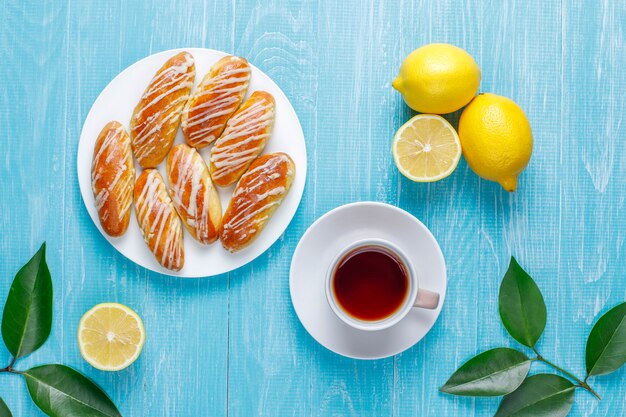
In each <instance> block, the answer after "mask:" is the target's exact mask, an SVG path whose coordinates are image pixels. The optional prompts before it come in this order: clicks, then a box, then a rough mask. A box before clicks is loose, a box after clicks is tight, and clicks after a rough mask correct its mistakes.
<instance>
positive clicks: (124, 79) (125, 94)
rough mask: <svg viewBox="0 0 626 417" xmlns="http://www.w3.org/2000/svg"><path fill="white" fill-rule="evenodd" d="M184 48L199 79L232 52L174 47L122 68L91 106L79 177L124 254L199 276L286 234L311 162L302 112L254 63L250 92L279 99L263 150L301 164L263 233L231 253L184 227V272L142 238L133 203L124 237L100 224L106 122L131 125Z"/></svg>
mask: <svg viewBox="0 0 626 417" xmlns="http://www.w3.org/2000/svg"><path fill="white" fill-rule="evenodd" d="M183 50H184V51H188V52H190V53H191V54H192V55H193V56H194V58H195V61H196V84H197V83H198V82H200V80H201V79H202V77H204V75H205V74H206V73H207V72H208V70H209V68H210V67H211V66H212V65H213V64H214V63H215V62H217V61H218V60H219V59H220V58H222V57H224V56H226V55H227V54H226V53H224V52H220V51H214V50H211V49H201V48H186V49H174V50H170V51H165V52H160V53H158V54H154V55H151V56H149V57H147V58H144V59H142V60H141V61H138V62H136V63H134V64H133V65H131V66H130V67H128V68H126V69H125V70H124V71H122V72H121V73H120V74H119V75H118V76H117V77H115V78H114V79H113V81H111V82H110V83H109V85H107V86H106V88H105V89H104V90H103V91H102V93H100V95H99V96H98V98H97V99H96V101H95V103H94V104H93V106H92V107H91V110H90V111H89V114H88V115H87V119H85V124H84V125H83V130H82V132H81V135H80V142H79V144H78V182H79V184H80V192H81V194H82V197H83V201H84V202H85V206H86V207H87V211H88V212H89V215H90V216H91V219H92V220H93V221H94V223H95V224H96V227H97V228H98V230H99V231H100V233H102V235H103V236H104V237H105V238H106V239H107V240H108V241H109V242H110V243H111V245H113V247H115V249H117V250H118V251H119V252H120V253H121V254H122V255H124V256H126V257H127V258H128V259H130V260H131V261H133V262H135V263H136V264H138V265H141V266H143V267H144V268H147V269H150V270H152V271H155V272H159V273H162V274H167V275H175V276H180V277H188V278H195V277H206V276H211V275H218V274H222V273H225V272H228V271H232V270H233V269H236V268H239V267H241V266H243V265H245V264H247V263H248V262H251V261H252V260H254V259H255V258H257V257H258V256H259V255H261V254H262V253H263V252H265V251H266V250H267V249H268V248H269V247H270V246H271V245H272V244H273V243H274V242H275V241H276V240H277V239H278V238H279V237H280V236H281V235H282V234H283V232H284V231H285V229H286V228H287V226H288V225H289V222H290V221H291V219H292V218H293V216H294V214H295V213H296V210H297V209H298V205H299V204H300V200H301V198H302V193H303V191H304V183H305V179H306V168H307V167H306V146H305V142H304V134H303V133H302V127H301V126H300V122H299V121H298V116H297V115H296V112H295V111H294V109H293V107H292V106H291V103H289V100H287V97H286V96H285V94H284V93H283V92H282V91H281V90H280V88H278V86H277V85H276V84H275V83H274V82H273V81H272V80H271V79H270V77H268V76H267V75H266V74H265V73H263V72H262V71H261V70H260V69H258V68H256V67H255V66H253V65H251V67H252V78H251V80H250V87H249V89H248V95H250V94H251V93H252V92H253V91H255V90H265V91H268V92H269V93H271V94H272V95H273V96H274V98H275V100H276V122H275V125H274V131H273V134H272V137H271V139H270V140H269V142H268V144H267V146H266V148H265V151H264V153H272V152H278V151H282V152H286V153H287V154H289V155H290V156H291V157H292V159H293V160H294V162H295V164H296V177H295V180H294V182H293V185H292V187H291V190H290V191H289V194H288V195H287V197H286V198H285V200H284V201H283V204H282V205H281V206H280V207H279V208H278V210H277V211H276V212H275V213H274V216H273V217H272V218H271V219H270V221H269V222H268V224H267V225H266V227H265V229H264V230H263V232H262V233H261V234H260V236H259V237H258V238H257V239H256V240H255V241H254V243H252V245H250V246H249V247H248V248H246V249H244V250H242V251H241V252H238V253H236V254H230V253H228V252H227V251H226V250H224V249H223V248H222V245H221V244H220V243H219V241H218V242H215V243H214V244H212V245H209V246H203V245H200V244H199V243H197V242H196V241H195V240H194V239H193V238H192V237H191V236H190V235H189V234H188V233H187V231H186V230H185V232H184V233H185V265H184V267H183V269H181V270H180V271H179V272H174V271H170V270H167V269H165V268H163V267H162V266H161V265H159V263H158V262H157V261H156V259H155V258H154V255H153V254H152V252H150V250H149V249H148V247H147V246H146V244H145V243H144V241H143V238H142V236H141V231H140V230H139V226H138V224H137V219H136V218H135V214H134V207H133V215H132V216H131V222H130V225H129V227H128V230H127V232H126V233H125V234H124V236H122V237H120V238H111V237H110V236H108V235H107V234H106V233H105V232H104V231H103V230H102V227H101V226H100V221H99V219H98V212H97V210H96V207H95V204H94V197H93V192H92V190H91V160H92V157H93V148H94V145H95V142H96V139H97V137H98V134H99V133H100V130H101V129H102V127H103V126H104V125H105V124H106V123H107V122H109V121H111V120H118V121H119V122H120V123H122V124H123V125H124V126H126V128H128V124H129V121H130V118H131V115H132V113H133V109H134V107H135V105H136V104H137V102H138V101H139V98H140V97H141V95H142V93H143V91H144V89H145V88H146V86H147V85H148V83H149V82H150V80H151V79H152V77H153V76H154V74H155V73H156V71H157V70H158V69H159V68H160V67H161V66H162V65H163V64H164V63H165V61H166V60H167V59H168V58H170V57H171V56H173V55H175V54H177V53H178V52H181V51H183ZM183 142H184V139H183V135H182V132H181V131H180V130H179V131H178V135H177V137H176V143H183ZM200 153H201V154H202V155H203V156H204V158H205V161H207V160H208V156H209V153H210V147H209V148H204V149H202V150H201V151H200ZM135 166H136V168H137V176H139V173H140V171H141V168H140V167H139V165H137V164H136V165H135ZM159 171H161V174H163V178H167V176H166V175H165V162H163V163H162V164H161V165H160V166H159ZM218 188H219V187H218ZM233 188H234V186H232V187H228V188H224V189H220V197H221V200H222V208H223V210H226V207H227V206H228V202H229V201H230V196H231V195H232V192H233Z"/></svg>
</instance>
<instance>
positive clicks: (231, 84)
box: [181, 56, 250, 148]
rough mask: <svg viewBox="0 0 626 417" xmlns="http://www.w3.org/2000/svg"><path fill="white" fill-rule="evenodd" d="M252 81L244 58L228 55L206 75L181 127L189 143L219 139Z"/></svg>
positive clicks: (196, 144) (202, 144) (200, 144)
mask: <svg viewBox="0 0 626 417" xmlns="http://www.w3.org/2000/svg"><path fill="white" fill-rule="evenodd" d="M249 82H250V65H249V64H248V61H246V60H245V59H244V58H239V57H236V56H227V57H224V58H222V59H220V60H219V61H217V63H216V64H215V65H213V67H211V69H210V70H209V72H208V73H207V74H206V75H205V76H204V78H203V79H202V81H201V82H200V84H198V87H196V90H195V92H194V93H193V95H192V96H191V98H190V99H189V101H188V102H187V105H186V106H185V110H184V111H183V115H182V118H181V128H182V131H183V134H184V135H185V140H186V141H187V144H189V146H193V147H195V148H203V147H205V146H208V145H210V144H211V143H213V142H214V141H215V139H217V138H218V137H219V136H220V134H221V133H222V131H223V130H224V127H225V126H226V122H227V121H228V119H230V118H231V116H232V115H233V113H235V111H236V110H237V108H238V107H239V106H240V105H241V102H242V101H243V98H244V96H245V95H246V91H247V90H248V84H249Z"/></svg>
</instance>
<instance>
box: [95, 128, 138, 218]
mask: <svg viewBox="0 0 626 417" xmlns="http://www.w3.org/2000/svg"><path fill="white" fill-rule="evenodd" d="M108 126H110V125H107V127H108ZM107 127H105V129H106V128H107ZM118 152H119V153H121V158H119V159H118V161H117V163H116V164H115V165H112V161H113V158H115V157H116V155H117V153H118ZM129 170H131V171H132V170H133V161H132V155H131V151H130V138H129V137H128V135H127V134H125V132H124V127H123V126H122V125H120V124H117V126H116V127H115V128H114V129H111V128H109V129H108V131H107V133H106V136H105V137H104V139H103V140H102V142H101V143H100V147H99V148H98V149H96V152H95V154H94V157H93V162H92V166H91V187H92V189H93V191H94V197H95V201H96V208H97V209H98V214H99V215H100V218H101V220H102V221H106V220H108V218H109V216H110V215H111V213H110V212H109V208H110V205H108V204H107V202H108V200H109V198H110V197H111V196H112V195H115V196H117V197H118V199H117V200H116V201H115V202H114V203H116V205H117V210H116V212H117V219H116V221H118V222H122V221H123V219H124V217H125V216H126V215H127V214H128V213H129V211H130V206H131V204H132V200H133V180H134V175H133V172H130V173H129V172H127V171H129ZM111 171H113V172H115V177H114V178H113V180H112V181H107V178H106V173H107V172H111Z"/></svg>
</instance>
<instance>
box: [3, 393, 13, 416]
mask: <svg viewBox="0 0 626 417" xmlns="http://www.w3.org/2000/svg"><path fill="white" fill-rule="evenodd" d="M0 417H13V414H11V410H9V407H7V405H6V403H5V402H4V401H3V400H2V398H0Z"/></svg>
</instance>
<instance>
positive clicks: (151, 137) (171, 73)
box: [130, 52, 196, 168]
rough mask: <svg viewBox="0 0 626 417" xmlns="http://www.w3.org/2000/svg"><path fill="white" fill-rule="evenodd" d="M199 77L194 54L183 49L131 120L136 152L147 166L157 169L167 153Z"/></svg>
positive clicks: (155, 80) (155, 81) (158, 76)
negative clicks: (196, 77)
mask: <svg viewBox="0 0 626 417" xmlns="http://www.w3.org/2000/svg"><path fill="white" fill-rule="evenodd" d="M195 76H196V67H195V64H194V59H193V56H192V55H191V54H190V53H188V52H181V53H179V54H178V55H175V56H173V57H171V58H170V59H168V60H167V62H165V64H164V65H163V66H162V67H161V68H160V69H159V71H157V73H156V75H155V76H154V78H153V79H152V81H150V84H149V85H148V87H147V88H146V90H145V91H144V93H143V95H142V96H141V99H140V100H139V103H138V104H137V106H136V107H135V110H134V112H133V116H132V118H131V120H130V138H131V143H132V146H133V153H134V154H135V158H137V162H139V165H141V166H142V167H143V168H154V167H156V166H157V165H158V164H160V163H161V161H163V159H164V158H165V157H166V156H167V153H168V152H169V150H170V148H171V147H172V143H174V138H175V137H176V131H177V130H178V125H179V122H180V115H181V113H182V111H183V109H184V107H185V104H187V100H188V99H189V94H190V92H191V88H192V87H193V82H194V79H195Z"/></svg>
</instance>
